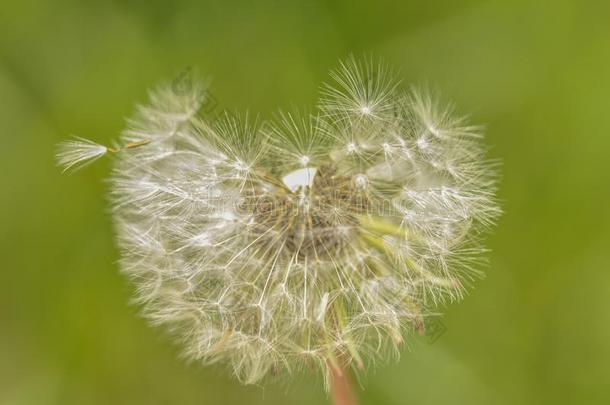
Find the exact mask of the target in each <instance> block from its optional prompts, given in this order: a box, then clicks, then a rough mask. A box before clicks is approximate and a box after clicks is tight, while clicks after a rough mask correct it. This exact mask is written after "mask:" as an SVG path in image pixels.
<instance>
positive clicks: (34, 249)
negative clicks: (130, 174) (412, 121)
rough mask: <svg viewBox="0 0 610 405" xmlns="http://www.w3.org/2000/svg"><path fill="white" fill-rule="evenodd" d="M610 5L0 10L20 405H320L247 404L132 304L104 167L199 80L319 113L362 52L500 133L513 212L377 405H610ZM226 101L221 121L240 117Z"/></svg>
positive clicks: (56, 6) (1, 313)
mask: <svg viewBox="0 0 610 405" xmlns="http://www.w3.org/2000/svg"><path fill="white" fill-rule="evenodd" d="M609 16H610V6H608V5H607V4H606V2H602V1H593V0H590V1H576V0H573V1H568V0H557V1H553V2H551V1H548V2H528V1H508V0H506V1H475V0H472V1H462V2H455V1H450V0H445V1H435V2H428V1H423V0H418V1H405V2H395V1H392V2H391V1H379V2H370V1H369V2H364V1H362V2H360V1H358V2H354V1H339V2H337V1H335V2H327V3H326V2H321V1H302V2H276V1H273V2H272V1H258V2H246V1H244V2H239V3H233V2H227V1H215V2H208V1H206V2H201V1H194V0H193V1H189V2H161V1H146V2H145V1H141V0H140V1H132V2H127V1H110V2H108V1H105V2H102V1H90V2H82V1H75V0H72V1H69V0H57V1H52V2H51V1H42V0H23V1H6V2H4V3H3V4H2V12H1V13H0V100H1V101H2V103H1V107H0V185H1V186H0V193H1V194H0V197H1V198H0V254H1V256H2V266H1V270H0V404H10V405H13V404H24V405H30V404H32V405H37V404H62V405H63V404H108V403H113V404H130V405H132V404H165V403H168V404H169V403H171V404H187V405H188V404H236V403H237V404H239V403H249V404H263V403H265V404H274V403H277V404H285V403H294V404H311V403H323V402H324V401H325V397H324V394H323V392H322V389H321V385H320V381H319V380H316V379H314V378H313V377H310V376H307V375H305V376H302V377H300V378H298V379H297V380H295V382H294V383H293V384H290V385H289V386H286V385H273V384H272V385H267V386H266V387H265V388H259V387H256V386H255V387H243V386H241V385H239V384H238V383H237V382H236V381H235V380H233V379H231V378H230V377H229V374H228V373H227V372H225V371H224V370H222V369H221V368H202V367H200V366H198V365H195V364H193V365H188V364H186V363H184V362H183V361H181V360H180V359H179V358H177V356H176V354H177V353H178V349H177V348H176V347H175V346H173V345H172V344H170V343H169V342H168V340H167V339H166V337H165V336H163V334H162V333H161V332H159V331H158V330H155V329H152V328H149V327H148V326H146V324H145V322H144V321H143V320H142V319H141V318H139V317H138V316H137V311H138V308H137V307H134V306H129V305H127V304H126V302H127V301H128V297H129V296H130V290H131V286H130V285H129V284H128V282H127V281H126V280H125V279H124V278H123V277H122V276H121V275H119V273H118V271H117V265H116V260H117V258H118V256H117V251H116V248H115V246H114V242H113V240H114V237H113V230H112V226H111V223H110V219H109V215H108V213H107V207H108V204H107V202H106V201H105V200H104V196H105V194H106V191H107V184H105V183H104V182H103V181H102V179H103V178H104V177H106V175H107V174H108V171H109V162H108V161H107V160H100V161H98V162H97V163H96V164H94V165H91V166H89V167H87V168H86V169H85V170H82V171H80V172H78V173H76V174H74V175H71V176H66V175H62V174H61V170H59V169H58V168H56V167H54V161H53V154H54V145H55V144H56V143H57V142H58V141H59V140H62V139H65V138H66V137H67V136H68V135H69V134H76V135H81V136H86V137H87V138H90V139H93V140H95V141H99V142H101V143H104V144H108V143H109V142H110V141H111V140H112V139H115V138H116V137H117V135H118V133H119V131H120V130H121V129H122V128H123V127H124V124H125V123H124V121H123V118H122V117H124V116H127V115H130V113H131V112H132V108H133V107H132V106H133V104H134V102H138V101H144V100H145V99H146V91H147V89H148V88H150V87H151V86H153V85H154V84H155V83H157V82H158V81H159V80H162V79H168V78H172V77H174V76H176V74H178V73H179V72H180V71H181V70H182V69H184V68H185V67H188V66H193V67H196V68H198V70H199V71H200V72H201V73H202V74H203V75H210V76H211V78H212V80H213V87H212V90H213V93H214V96H215V98H216V99H217V100H218V102H219V103H220V106H222V107H228V108H236V109H240V110H243V109H246V108H249V109H250V111H251V113H259V114H260V115H262V116H263V117H268V116H270V115H271V114H272V113H273V112H274V111H276V109H277V108H278V107H279V106H286V105H287V104H290V103H294V104H295V105H297V106H308V105H312V104H313V103H314V102H315V99H316V96H317V90H316V86H317V85H318V84H319V83H320V82H321V81H323V80H324V79H325V78H326V75H327V72H328V70H329V69H330V68H333V67H335V66H336V61H337V60H338V59H340V58H344V57H345V56H347V55H348V54H349V53H352V52H353V53H355V54H362V53H373V54H374V55H376V56H380V57H383V58H385V59H386V60H387V61H388V62H389V63H390V64H392V65H393V66H398V67H400V68H401V75H402V77H403V78H404V80H405V81H406V82H408V83H411V82H414V83H421V84H423V85H429V86H430V87H432V88H433V89H435V88H438V89H440V90H441V93H442V94H443V95H444V96H445V98H446V99H448V100H453V101H455V103H456V105H457V106H459V108H458V110H459V111H461V112H464V113H471V115H472V121H473V122H477V123H479V122H482V123H486V124H487V126H486V132H487V138H486V142H487V143H488V144H489V145H490V146H492V149H491V153H490V154H491V156H492V157H495V158H500V159H502V161H503V169H502V173H503V180H502V182H501V184H500V198H501V199H503V201H504V202H503V208H504V210H505V211H506V213H505V214H504V216H503V217H502V218H501V220H500V223H499V226H498V228H497V230H496V232H495V233H494V234H493V235H492V236H491V237H489V238H488V245H489V246H490V247H491V248H492V249H493V250H492V253H491V255H490V259H491V266H490V268H489V269H488V275H487V278H486V279H485V280H483V281H479V282H478V286H477V288H476V289H474V290H473V291H472V293H471V294H470V296H468V297H466V299H465V300H464V301H463V303H462V304H460V305H455V306H449V307H448V308H447V314H446V316H445V317H444V318H443V323H444V326H445V327H446V331H445V333H444V334H443V335H442V336H440V337H439V338H438V339H437V340H435V341H434V342H433V343H430V342H429V341H427V339H423V338H417V339H414V340H412V343H411V344H410V350H405V351H404V352H403V354H402V359H401V361H400V362H399V363H390V364H389V365H387V366H383V367H379V368H378V369H377V370H375V371H374V372H371V373H369V376H368V377H367V378H366V381H365V383H366V384H365V386H366V390H365V391H363V392H362V393H361V397H362V403H363V404H367V403H375V404H405V403H406V404H408V403H417V404H441V403H451V404H479V403H480V404H490V403H493V404H513V403H519V404H540V403H554V404H561V403H575V402H583V403H588V404H597V403H599V404H603V403H607V402H608V401H609V400H610V393H609V391H608V389H607V376H608V375H610V343H609V342H610V311H608V308H610V272H609V271H608V270H609V269H610V260H609V255H610V253H609V246H610V215H609V212H610V209H609V207H610V163H609V159H608V157H607V155H608V153H609V151H610V114H608V112H607V110H608V108H610V101H608V94H610V80H608V74H609V72H610V24H608V18H609ZM220 106H218V107H216V108H220Z"/></svg>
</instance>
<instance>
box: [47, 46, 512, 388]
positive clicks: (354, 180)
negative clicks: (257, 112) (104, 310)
mask: <svg viewBox="0 0 610 405" xmlns="http://www.w3.org/2000/svg"><path fill="white" fill-rule="evenodd" d="M331 78H332V81H331V82H330V83H328V84H327V85H325V86H324V87H323V90H322V96H321V100H320V102H319V105H318V111H317V112H316V113H314V114H297V113H286V112H283V113H280V114H278V116H277V117H276V119H274V120H273V121H272V122H265V123H260V122H252V120H251V119H249V118H248V117H247V116H243V117H239V116H235V115H232V114H229V113H222V114H218V115H217V116H214V117H211V116H205V115H200V114H198V113H197V111H198V110H199V109H200V107H201V105H202V103H203V102H204V100H205V98H206V96H207V91H206V90H205V89H204V88H203V87H201V86H199V87H198V86H194V85H193V86H180V87H179V88H176V86H162V87H160V88H159V89H157V90H156V91H155V92H154V93H152V95H151V97H150V103H149V105H147V106H144V107H140V108H139V109H138V112H137V114H136V116H135V117H134V118H133V119H131V120H130V121H129V128H128V129H127V130H126V131H125V132H124V134H123V135H122V138H121V142H120V144H122V145H125V146H123V147H121V148H116V149H115V150H113V151H114V152H117V153H115V155H116V162H115V166H114V170H113V175H112V181H111V185H112V187H111V196H112V204H113V215H114V219H115V223H116V229H117V232H118V244H119V247H120V250H121V263H120V267H121V269H122V271H123V273H125V274H126V275H127V276H128V277H129V278H130V279H131V280H132V281H133V283H134V285H135V287H136V294H135V295H136V300H137V302H139V303H140V304H141V305H142V308H143V312H144V315H145V316H146V317H147V318H148V319H149V320H150V321H151V322H152V323H153V324H158V325H164V326H165V327H166V328H167V329H168V330H169V331H170V332H171V333H172V334H173V335H174V336H175V337H176V338H177V339H178V340H179V341H181V343H182V346H183V348H184V351H185V355H186V356H187V357H188V358H190V359H195V360H201V361H203V362H204V363H206V364H210V363H222V364H227V365H229V367H230V368H231V369H232V370H233V372H234V373H235V375H236V376H237V377H238V378H239V379H240V380H241V381H243V382H244V383H257V382H259V381H260V380H261V379H262V378H264V377H265V376H268V375H272V374H273V375H276V374H278V373H281V372H282V371H287V372H290V371H294V370H298V369H300V368H312V367H317V368H319V369H320V370H321V371H322V374H323V375H324V376H325V378H326V381H327V382H328V383H330V384H331V385H333V392H335V395H336V396H343V397H346V398H347V397H349V396H350V395H351V394H350V393H349V392H348V391H346V390H348V388H346V387H348V386H347V385H346V379H345V378H346V374H345V373H346V372H347V370H349V369H350V368H351V369H353V370H363V369H366V368H367V367H369V365H370V364H371V363H372V362H373V361H374V360H376V359H384V358H385V357H386V355H387V353H391V352H394V353H396V352H397V351H398V347H399V346H400V345H401V343H402V342H403V340H404V338H405V336H406V335H407V334H408V332H409V331H421V330H422V328H423V325H424V321H425V319H426V318H427V317H430V316H432V315H433V314H435V313H437V311H438V306H439V305H442V304H444V303H447V302H451V301H456V300H459V299H460V298H462V297H463V295H464V292H465V291H466V289H467V287H469V286H470V285H471V284H472V281H473V280H474V279H475V278H476V277H478V276H479V275H480V270H479V267H480V266H478V265H479V263H480V262H481V253H482V252H483V251H484V249H483V247H482V246H481V236H482V235H483V233H484V232H485V231H487V230H489V228H490V227H491V226H492V225H493V223H494V220H495V218H496V217H497V216H498V214H499V212H500V210H499V208H498V205H497V203H496V202H495V197H494V195H495V166H496V165H495V164H494V162H492V161H489V160H488V159H487V158H486V157H485V148H484V147H483V146H482V145H481V140H480V138H481V133H480V128H478V127H475V126H471V125H469V124H468V123H467V122H466V121H465V120H464V119H462V118H456V116H455V114H454V113H453V111H452V109H451V108H448V107H443V106H441V105H439V104H438V103H437V102H435V101H434V100H433V99H432V98H431V97H430V96H429V95H428V94H427V93H422V92H418V91H415V90H411V91H405V90H402V89H400V87H399V85H398V82H396V81H395V80H394V79H393V77H392V75H391V72H390V71H389V70H388V69H387V68H386V67H384V66H379V65H375V64H373V63H371V62H370V61H367V62H365V63H364V64H360V63H358V62H356V60H355V59H353V58H351V59H349V60H348V61H347V62H345V63H343V64H341V66H340V68H339V69H338V70H336V71H334V72H333V73H332V75H331ZM118 152H120V153H118ZM104 153H106V148H104V147H102V146H99V145H97V144H94V143H91V142H89V141H85V140H80V139H79V140H78V141H69V142H68V143H65V144H63V145H62V148H61V152H60V153H59V154H58V159H59V161H60V163H61V164H62V165H64V166H65V167H66V168H71V167H75V166H76V165H81V164H82V163H85V162H88V161H91V160H93V159H96V158H98V157H100V156H101V155H103V154H104Z"/></svg>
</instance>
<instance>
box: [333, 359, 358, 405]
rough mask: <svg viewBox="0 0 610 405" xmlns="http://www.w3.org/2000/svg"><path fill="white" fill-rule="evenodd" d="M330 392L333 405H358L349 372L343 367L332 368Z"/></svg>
mask: <svg viewBox="0 0 610 405" xmlns="http://www.w3.org/2000/svg"><path fill="white" fill-rule="evenodd" d="M329 368H330V391H331V395H332V400H333V405H358V399H357V398H356V394H355V392H354V388H353V387H352V383H351V380H350V377H349V374H348V373H347V371H346V370H345V369H344V368H342V367H336V366H330V367H329Z"/></svg>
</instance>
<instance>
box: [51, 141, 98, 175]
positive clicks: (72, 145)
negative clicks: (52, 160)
mask: <svg viewBox="0 0 610 405" xmlns="http://www.w3.org/2000/svg"><path fill="white" fill-rule="evenodd" d="M107 152H108V148H107V147H106V146H103V145H100V144H97V143H95V142H92V141H90V140H88V139H84V138H81V137H74V139H70V140H67V141H63V142H60V143H59V145H57V154H56V157H57V164H58V165H59V166H62V167H63V168H64V172H65V171H70V170H78V169H81V168H83V167H85V166H87V165H88V164H90V163H93V162H95V161H96V160H97V159H99V158H101V157H102V156H104V155H105V154H106V153H107Z"/></svg>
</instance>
